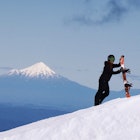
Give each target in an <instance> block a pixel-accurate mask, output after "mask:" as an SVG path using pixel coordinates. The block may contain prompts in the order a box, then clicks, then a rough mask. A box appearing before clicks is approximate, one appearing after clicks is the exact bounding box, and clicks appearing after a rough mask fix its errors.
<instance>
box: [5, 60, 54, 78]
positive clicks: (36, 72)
mask: <svg viewBox="0 0 140 140" xmlns="http://www.w3.org/2000/svg"><path fill="white" fill-rule="evenodd" d="M8 75H21V76H26V77H32V78H33V77H42V78H47V77H54V76H55V75H56V73H55V72H54V71H53V70H51V69H50V68H49V67H48V66H47V65H45V64H44V63H43V62H39V63H36V64H34V65H32V66H29V67H27V68H24V69H21V70H17V69H13V70H11V71H10V72H9V73H8Z"/></svg>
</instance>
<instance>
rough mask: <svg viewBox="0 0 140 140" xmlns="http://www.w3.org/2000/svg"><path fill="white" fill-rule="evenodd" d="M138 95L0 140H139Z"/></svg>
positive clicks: (16, 131)
mask: <svg viewBox="0 0 140 140" xmlns="http://www.w3.org/2000/svg"><path fill="white" fill-rule="evenodd" d="M139 105H140V96H139V95H138V96H134V97H131V98H121V99H120V98H118V99H115V100H112V101H109V102H107V103H104V104H102V105H100V106H96V107H91V108H88V109H84V110H80V111H77V112H74V113H71V114H67V115H63V116H59V117H54V118H50V119H46V120H42V121H39V122H36V123H32V124H30V125H26V126H23V127H19V128H16V129H13V130H10V131H7V132H1V133H0V140H139V139H140V133H139V131H140V107H139Z"/></svg>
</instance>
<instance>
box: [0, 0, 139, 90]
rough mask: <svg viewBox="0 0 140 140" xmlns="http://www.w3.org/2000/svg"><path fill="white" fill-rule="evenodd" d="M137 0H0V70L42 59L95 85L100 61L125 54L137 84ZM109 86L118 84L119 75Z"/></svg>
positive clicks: (73, 77)
mask: <svg viewBox="0 0 140 140" xmlns="http://www.w3.org/2000/svg"><path fill="white" fill-rule="evenodd" d="M139 25H140V2H139V0H123V1H122V0H104V1H102V0H24V1H19V0H12V1H11V0H4V1H0V50H1V51H0V72H1V73H3V71H4V70H7V69H11V68H19V69H21V68H25V67H27V66H30V65H32V64H34V63H37V62H40V61H42V62H44V63H46V64H47V65H48V66H49V67H50V68H52V69H53V70H54V71H55V72H56V73H58V74H61V75H63V76H65V77H67V78H69V79H70V80H73V81H76V82H78V83H80V84H83V85H86V86H89V87H92V88H95V89H97V88H98V78H99V76H100V74H101V72H102V69H103V65H104V61H105V60H106V59H107V56H108V55H109V54H114V55H115V57H116V61H115V62H116V63H118V62H119V58H120V56H121V55H122V54H124V55H125V59H126V67H129V68H130V69H131V75H129V81H130V82H133V85H134V88H139V84H140V81H139V80H140V77H139V75H140V71H139V69H140V65H139V59H140V55H139V52H140V47H139V45H140V35H139V34H140V28H139ZM110 89H111V90H121V89H123V84H122V79H121V75H116V76H113V77H112V79H111V81H110Z"/></svg>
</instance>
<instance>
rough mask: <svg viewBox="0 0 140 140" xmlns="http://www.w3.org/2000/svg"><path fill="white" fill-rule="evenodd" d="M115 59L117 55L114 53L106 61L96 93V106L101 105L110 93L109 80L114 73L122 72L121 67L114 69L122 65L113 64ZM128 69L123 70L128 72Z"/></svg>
mask: <svg viewBox="0 0 140 140" xmlns="http://www.w3.org/2000/svg"><path fill="white" fill-rule="evenodd" d="M114 61H115V56H114V55H109V56H108V61H105V62H104V69H103V73H102V74H101V76H100V78H99V87H98V91H97V93H96V95H95V102H94V104H95V106H96V105H99V104H101V103H102V101H103V100H104V99H105V98H106V97H107V96H108V95H109V84H108V82H109V80H110V78H111V76H112V74H119V73H120V72H122V69H119V70H117V71H113V68H117V67H120V66H121V65H120V63H119V64H113V63H114ZM127 71H128V70H125V71H123V72H127Z"/></svg>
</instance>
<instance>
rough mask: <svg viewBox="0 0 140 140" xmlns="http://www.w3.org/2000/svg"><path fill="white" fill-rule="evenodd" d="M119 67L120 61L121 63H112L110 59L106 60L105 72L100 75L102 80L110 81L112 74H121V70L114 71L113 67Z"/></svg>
mask: <svg viewBox="0 0 140 140" xmlns="http://www.w3.org/2000/svg"><path fill="white" fill-rule="evenodd" d="M117 67H120V63H119V64H112V63H110V62H109V61H105V62H104V69H103V73H102V74H101V76H100V80H104V81H107V82H108V81H109V80H110V78H111V76H112V74H119V73H120V70H118V71H113V68H117Z"/></svg>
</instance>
